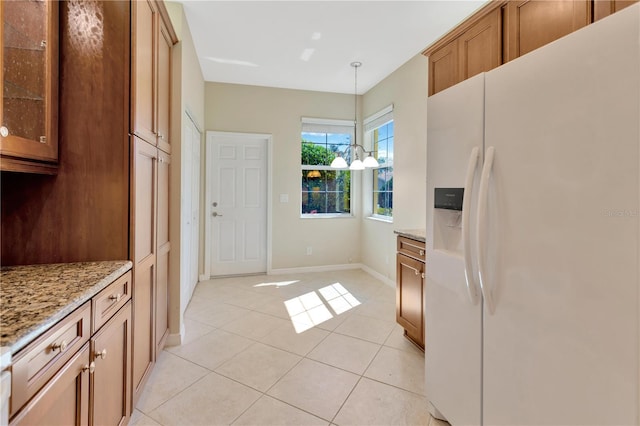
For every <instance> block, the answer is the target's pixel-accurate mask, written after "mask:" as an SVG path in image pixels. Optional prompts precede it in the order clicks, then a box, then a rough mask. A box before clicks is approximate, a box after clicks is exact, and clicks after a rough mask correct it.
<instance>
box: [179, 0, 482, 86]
mask: <svg viewBox="0 0 640 426" xmlns="http://www.w3.org/2000/svg"><path fill="white" fill-rule="evenodd" d="M179 3H182V5H183V7H184V12H185V16H186V18H187V22H188V24H189V28H190V30H191V34H192V36H193V39H194V43H195V47H196V52H197V54H198V58H199V61H200V68H201V69H202V73H203V75H204V78H205V80H206V81H215V82H223V83H237V84H248V85H256V86H268V87H280V88H290V89H303V90H314V91H322V92H337V93H353V92H354V69H353V68H352V67H351V66H350V65H349V64H350V63H351V62H353V61H360V62H362V64H363V65H362V67H360V68H359V69H358V93H359V94H362V93H365V92H367V91H368V90H369V89H371V88H372V87H374V86H375V85H376V84H377V83H379V82H380V81H381V80H383V79H384V78H385V77H387V76H388V75H389V74H391V73H392V72H393V71H395V70H396V69H397V68H398V67H400V66H401V65H402V64H404V63H405V62H406V61H408V60H409V59H411V58H412V57H413V56H414V55H416V54H418V53H419V52H421V51H422V50H423V49H424V48H425V47H427V46H428V45H429V44H431V43H432V42H434V41H435V40H437V39H438V38H439V37H441V36H442V35H443V34H445V33H446V32H447V31H449V30H450V29H451V28H452V27H454V26H455V25H456V24H457V23H459V22H460V21H462V20H463V19H464V18H466V17H467V16H469V15H470V14H472V13H473V12H474V11H475V10H476V9H478V8H479V7H480V6H482V4H484V3H485V0H475V1H471V0H464V1H462V0H461V1H452V0H449V1H444V0H440V1H436V0H421V1H365V0H360V1H335V0H321V1H244V0H235V1H205V0H180V1H179ZM425 78H426V76H425Z"/></svg>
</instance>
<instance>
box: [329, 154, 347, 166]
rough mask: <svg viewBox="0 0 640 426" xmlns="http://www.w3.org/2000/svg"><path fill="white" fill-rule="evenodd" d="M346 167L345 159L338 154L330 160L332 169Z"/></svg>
mask: <svg viewBox="0 0 640 426" xmlns="http://www.w3.org/2000/svg"><path fill="white" fill-rule="evenodd" d="M347 167H349V165H348V164H347V162H346V161H344V158H342V157H340V156H337V157H336V158H334V159H333V161H332V162H331V168H332V169H346V168H347Z"/></svg>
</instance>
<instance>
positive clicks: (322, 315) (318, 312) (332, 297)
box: [284, 283, 360, 334]
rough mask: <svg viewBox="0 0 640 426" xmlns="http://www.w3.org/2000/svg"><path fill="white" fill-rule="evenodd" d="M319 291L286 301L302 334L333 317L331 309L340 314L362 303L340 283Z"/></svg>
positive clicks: (298, 331) (294, 324) (297, 331)
mask: <svg viewBox="0 0 640 426" xmlns="http://www.w3.org/2000/svg"><path fill="white" fill-rule="evenodd" d="M318 292H320V295H318V293H317V292H316V291H310V292H308V293H305V294H303V295H301V296H298V297H294V298H291V299H289V300H286V301H285V302H284V305H285V307H286V308H287V312H288V313H289V317H290V318H291V323H292V324H293V327H294V328H295V330H296V333H298V334H300V333H302V332H303V331H306V330H309V329H310V328H313V327H315V326H316V325H318V324H321V323H323V322H325V321H328V320H330V319H331V318H333V314H332V313H331V311H333V312H334V313H335V315H340V314H342V313H344V312H346V311H348V310H349V309H351V308H353V307H355V306H358V305H359V304H360V301H358V299H356V298H355V297H354V296H353V295H352V294H351V293H349V291H348V290H347V289H346V288H344V286H343V285H342V284H340V283H335V284H331V285H328V286H326V287H323V288H321V289H320V290H318ZM320 296H322V298H321V297H320ZM323 299H324V301H323ZM325 302H326V303H325ZM327 304H328V306H327ZM330 309H331V310H330Z"/></svg>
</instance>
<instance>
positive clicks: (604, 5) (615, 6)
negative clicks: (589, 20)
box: [593, 0, 638, 22]
mask: <svg viewBox="0 0 640 426" xmlns="http://www.w3.org/2000/svg"><path fill="white" fill-rule="evenodd" d="M637 2H638V0H594V1H593V21H594V22H595V21H597V20H599V19H602V18H604V17H605V16H609V15H611V14H612V13H616V12H617V11H619V10H622V9H624V8H625V7H627V6H631V5H632V4H634V3H637Z"/></svg>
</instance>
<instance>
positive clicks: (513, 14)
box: [505, 0, 591, 62]
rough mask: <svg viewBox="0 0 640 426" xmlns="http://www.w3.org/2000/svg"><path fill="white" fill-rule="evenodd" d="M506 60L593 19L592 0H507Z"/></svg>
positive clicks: (567, 32)
mask: <svg viewBox="0 0 640 426" xmlns="http://www.w3.org/2000/svg"><path fill="white" fill-rule="evenodd" d="M506 11H507V12H506V13H507V16H506V18H507V19H506V25H507V28H508V30H507V31H508V34H507V37H508V40H507V43H506V50H507V52H506V55H507V58H506V60H505V62H507V61H510V60H512V59H515V58H518V57H520V56H522V55H524V54H526V53H529V52H531V51H532V50H535V49H537V48H539V47H541V46H544V45H545V44H547V43H550V42H552V41H554V40H557V39H559V38H560V37H563V36H565V35H567V34H569V33H571V32H573V31H575V30H577V29H579V28H582V27H584V26H585V25H588V24H589V23H590V22H591V2H590V1H589V0H525V1H522V0H517V1H510V2H508V3H507V9H506Z"/></svg>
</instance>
